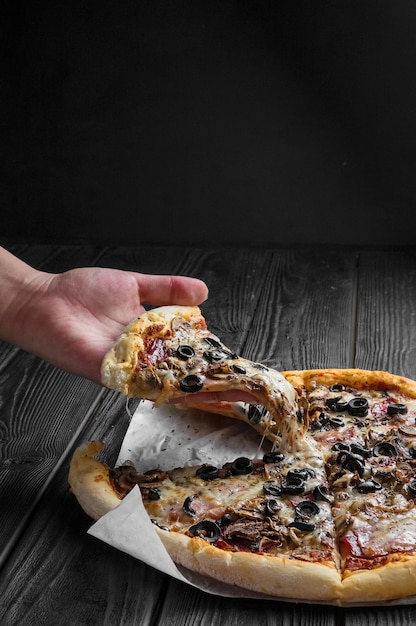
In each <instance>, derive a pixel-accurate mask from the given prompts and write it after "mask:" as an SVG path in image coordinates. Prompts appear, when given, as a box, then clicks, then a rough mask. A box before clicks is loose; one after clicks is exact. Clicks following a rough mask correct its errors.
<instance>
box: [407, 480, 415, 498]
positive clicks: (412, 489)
mask: <svg viewBox="0 0 416 626" xmlns="http://www.w3.org/2000/svg"><path fill="white" fill-rule="evenodd" d="M409 491H410V493H411V494H412V496H416V480H411V481H410V483H409Z"/></svg>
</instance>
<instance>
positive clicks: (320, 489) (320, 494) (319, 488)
mask: <svg viewBox="0 0 416 626" xmlns="http://www.w3.org/2000/svg"><path fill="white" fill-rule="evenodd" d="M312 495H313V497H314V498H315V500H318V502H319V501H320V500H323V501H324V502H331V497H330V495H329V493H328V489H327V488H326V487H325V485H316V487H315V488H314V490H313V492H312Z"/></svg>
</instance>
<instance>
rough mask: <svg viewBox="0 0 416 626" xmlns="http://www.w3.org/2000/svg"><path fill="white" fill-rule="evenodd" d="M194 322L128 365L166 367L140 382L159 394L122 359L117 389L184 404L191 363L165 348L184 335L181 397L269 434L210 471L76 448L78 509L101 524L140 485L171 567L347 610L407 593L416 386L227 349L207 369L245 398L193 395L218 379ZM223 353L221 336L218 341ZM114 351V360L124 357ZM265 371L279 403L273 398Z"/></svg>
mask: <svg viewBox="0 0 416 626" xmlns="http://www.w3.org/2000/svg"><path fill="white" fill-rule="evenodd" d="M177 313H178V311H176V313H175V316H174V318H175V317H177ZM185 313H186V312H185ZM157 315H159V313H157ZM195 315H196V317H197V318H198V315H197V314H195ZM174 318H171V319H174ZM166 320H167V317H166V316H164V321H165V322H166ZM198 324H199V325H200V328H201V330H199V331H198V332H196V331H195V332H194V331H193V330H191V331H190V328H191V329H192V325H193V322H191V323H190V328H189V327H188V331H190V332H189V334H188V335H186V331H185V328H184V329H183V330H182V331H181V333H182V332H183V333H185V334H184V335H181V334H179V335H178V334H177V332H176V331H175V332H174V333H173V336H170V337H169V338H168V337H166V335H163V337H161V339H162V342H163V343H162V344H160V343H156V344H155V343H153V342H151V343H150V344H149V345H150V346H152V348H150V349H149V347H148V348H147V350H148V352H150V354H151V355H153V354H154V351H153V347H155V348H156V351H157V352H158V355H157V357H154V359H153V361H151V363H150V366H149V365H148V363H147V361H146V356H144V355H143V354H141V356H139V358H137V360H135V366H134V371H139V373H140V376H142V369H146V368H148V367H151V368H154V369H155V370H156V372H155V377H156V379H157V377H158V375H159V373H158V372H159V369H161V370H163V369H164V366H163V365H162V363H166V364H168V365H170V367H171V369H172V373H173V376H172V377H171V378H170V377H169V378H168V383H165V381H164V379H163V378H162V380H157V381H156V383H155V379H154V378H153V377H150V378H151V384H150V387H152V388H153V389H155V388H156V390H157V392H158V393H157V392H155V391H153V392H151V391H150V389H149V390H145V388H144V387H143V385H142V378H141V379H140V381H137V382H136V381H133V380H132V378H133V379H134V373H133V372H132V370H133V368H132V366H131V364H129V365H128V366H126V371H127V370H128V375H127V374H126V376H124V375H123V377H122V378H120V382H121V380H122V384H120V385H119V390H121V391H123V392H124V393H134V392H133V389H134V385H136V384H137V385H138V386H139V387H140V394H141V395H140V397H145V396H147V395H148V394H149V393H152V399H156V401H158V400H160V393H162V394H164V396H163V398H164V399H163V401H166V400H168V401H169V400H171V399H172V398H173V401H176V400H177V401H178V402H179V403H182V402H183V396H182V395H181V393H180V391H181V390H180V387H179V389H178V387H177V381H178V380H179V381H180V380H181V376H182V375H183V374H184V375H185V376H188V375H189V373H188V372H189V370H186V369H185V370H182V369H180V371H179V372H177V370H176V364H175V356H174V355H175V353H174V350H175V345H176V343H175V342H177V341H178V340H180V345H182V342H186V343H185V345H189V346H191V347H192V348H193V350H194V351H195V354H196V363H194V364H192V363H188V361H186V362H185V363H186V364H187V365H188V367H189V368H190V370H191V371H192V372H199V373H198V374H197V375H198V376H201V377H202V378H203V380H204V384H203V385H202V387H201V389H200V391H198V392H194V391H192V392H190V393H191V394H193V395H192V396H191V400H192V402H191V405H193V406H195V407H198V408H200V409H203V410H205V411H206V412H207V419H209V412H218V413H223V414H224V415H229V416H230V417H237V418H238V419H243V420H244V421H245V422H246V423H247V424H250V425H252V426H253V427H254V428H255V429H256V430H257V431H258V432H259V433H260V434H261V435H262V436H264V437H265V438H266V441H267V443H268V450H267V451H266V452H265V453H262V454H261V455H260V456H259V455H257V456H256V457H255V458H246V457H237V458H234V457H233V453H232V450H231V449H230V451H229V452H230V458H229V461H228V462H227V463H225V464H224V465H221V466H218V467H217V466H213V465H207V464H203V465H198V466H186V467H182V468H172V469H171V470H167V471H161V470H160V469H158V468H155V469H154V470H152V471H145V472H141V471H140V467H137V468H136V467H134V466H133V465H132V464H131V463H130V462H129V461H128V460H125V462H123V463H122V465H121V466H119V467H116V468H111V467H109V466H108V465H106V464H105V463H104V462H102V461H99V460H98V459H97V455H98V453H99V452H100V450H101V448H102V444H101V443H100V442H90V443H88V444H86V445H84V446H82V447H80V448H78V449H77V450H76V451H75V453H74V456H73V459H72V462H71V467H70V474H69V482H70V486H71V490H72V492H73V493H74V494H75V496H76V497H77V499H78V501H79V502H80V504H81V506H82V507H83V508H84V510H85V511H86V513H87V514H88V515H90V517H91V518H93V519H98V518H100V517H101V516H102V515H104V514H105V513H106V512H108V511H110V510H111V509H113V508H115V507H116V506H118V505H119V504H120V503H121V501H122V500H123V498H124V497H125V496H126V495H127V494H128V493H129V492H130V491H131V490H132V489H139V490H140V493H141V496H142V500H143V504H144V506H145V509H146V511H147V513H148V515H149V517H150V519H151V520H152V522H153V525H154V529H155V531H156V533H157V534H158V535H159V537H160V538H161V540H162V542H163V544H164V545H165V547H166V549H167V551H168V552H169V554H170V555H171V557H172V558H173V560H174V561H175V562H177V563H178V564H181V565H183V566H186V567H187V568H189V569H191V570H193V571H197V572H199V573H202V574H204V575H206V576H210V577H211V578H214V579H216V580H219V581H224V582H226V583H232V584H234V585H237V586H239V587H241V588H243V589H246V590H252V591H256V592H261V593H264V594H267V595H272V596H275V597H278V598H280V599H290V600H302V601H309V602H327V603H330V604H335V605H349V604H362V603H367V602H375V603H383V602H386V601H390V600H392V601H398V600H400V599H403V598H409V597H411V596H413V595H416V508H415V507H416V423H415V420H416V382H414V381H412V380H409V379H407V378H404V377H401V376H396V375H393V374H390V373H388V372H384V371H367V370H360V369H318V370H306V371H290V372H282V373H274V372H273V371H272V370H271V369H270V368H265V369H261V370H257V369H256V368H255V365H251V362H248V361H244V360H243V359H239V357H237V355H235V354H234V353H231V354H228V358H227V359H225V357H224V359H223V360H218V361H217V365H218V364H219V363H222V365H221V367H222V368H223V370H224V371H226V372H227V373H228V372H229V370H231V369H232V366H233V365H235V364H242V363H243V365H241V367H242V368H244V369H245V373H244V374H242V373H240V375H241V376H243V378H242V379H240V380H237V381H236V379H235V378H234V376H233V375H232V374H231V375H230V377H229V379H228V380H229V381H230V382H231V385H232V387H231V388H232V389H234V390H240V391H241V392H246V391H247V390H249V392H250V393H252V394H253V399H252V401H251V402H247V401H246V398H245V397H244V398H245V399H244V400H242V401H218V402H210V403H208V402H204V399H205V396H204V395H202V394H203V393H204V390H205V391H206V390H207V389H208V390H209V389H211V387H210V384H211V379H212V380H214V381H215V380H216V379H215V376H212V371H211V370H210V369H209V367H210V366H212V363H211V362H210V361H209V360H208V359H206V358H205V361H206V362H207V363H208V367H207V366H206V364H205V361H201V359H200V347H201V346H200V341H201V340H203V339H204V337H205V336H207V337H210V336H211V334H210V333H209V332H208V331H207V329H206V325H205V326H204V324H203V323H202V322H201V321H199V322H198ZM168 325H169V324H168ZM129 332H130V331H129ZM152 332H154V331H152ZM218 341H219V340H218ZM171 342H173V343H171ZM117 345H120V344H119V343H118V344H116V347H115V350H116V351H117ZM157 346H159V348H160V349H158V348H157ZM161 346H162V347H161ZM223 349H226V348H225V347H224V346H223V344H222V343H221V342H219V345H218V346H216V350H223ZM124 350H125V351H124V357H126V358H125V360H121V359H120V358H119V357H117V360H116V362H117V363H124V362H129V358H127V357H128V356H129V348H126V346H125V348H124ZM169 358H173V361H172V362H171V361H169ZM111 359H113V360H114V357H113V356H111ZM111 359H110V360H111ZM142 359H143V360H142ZM225 361H227V363H225ZM143 364H144V366H145V367H142V365H143ZM107 365H108V358H107V357H106V359H105V361H104V365H103V368H104V369H105V368H106V367H107ZM111 367H114V364H112V365H111ZM198 368H199V369H198ZM252 368H254V370H253V369H252ZM223 370H221V369H220V370H219V371H221V372H222V373H224V372H223ZM257 371H258V372H260V373H261V374H262V377H261V378H259V379H258V378H256V372H257ZM201 372H202V373H201ZM265 372H267V374H266V373H265ZM275 376H276V381H278V382H279V391H278V393H279V394H280V402H277V401H275V400H274V399H273V401H272V400H270V396H271V397H272V398H274V397H275V396H274V395H273V394H274V393H275V392H274V391H273V389H272V388H271V387H270V385H271V386H272V385H273V383H272V382H271V381H272V380H274V377H275ZM281 379H283V380H284V381H285V383H284V384H283V383H282V382H281ZM106 380H107V382H108V379H106ZM143 380H147V379H146V377H145V376H143ZM219 380H224V379H222V378H220V379H219ZM253 380H254V381H255V384H253ZM214 384H215V383H214ZM165 385H169V391H168V392H167V390H166V388H165ZM216 389H217V388H216ZM220 389H221V390H227V385H226V384H224V386H221V387H220ZM259 389H260V390H259ZM289 390H290V391H289ZM182 391H183V390H182ZM288 398H290V401H288ZM188 404H189V403H188ZM241 416H244V417H243V418H242V417H241ZM155 419H157V411H155ZM285 433H286V434H285ZM290 434H291V435H293V436H289V435H290ZM294 435H296V436H294Z"/></svg>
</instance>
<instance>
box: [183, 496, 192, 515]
mask: <svg viewBox="0 0 416 626" xmlns="http://www.w3.org/2000/svg"><path fill="white" fill-rule="evenodd" d="M193 499H194V496H188V497H187V498H185V501H184V503H183V506H182V508H183V510H184V511H185V513H186V514H187V515H191V517H192V515H195V509H193V508H192V500H193Z"/></svg>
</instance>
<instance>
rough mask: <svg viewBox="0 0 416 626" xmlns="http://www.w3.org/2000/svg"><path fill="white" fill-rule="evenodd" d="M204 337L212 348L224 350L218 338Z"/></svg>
mask: <svg viewBox="0 0 416 626" xmlns="http://www.w3.org/2000/svg"><path fill="white" fill-rule="evenodd" d="M204 339H205V341H206V343H207V344H209V345H210V346H211V348H217V350H218V349H220V350H222V345H221V344H220V342H219V341H218V340H217V339H214V337H204Z"/></svg>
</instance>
